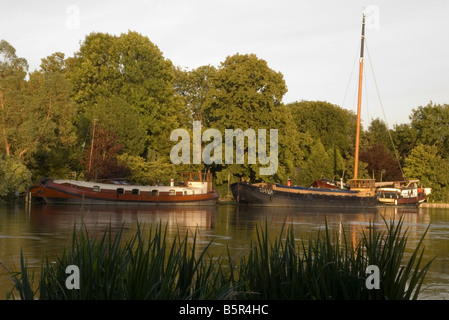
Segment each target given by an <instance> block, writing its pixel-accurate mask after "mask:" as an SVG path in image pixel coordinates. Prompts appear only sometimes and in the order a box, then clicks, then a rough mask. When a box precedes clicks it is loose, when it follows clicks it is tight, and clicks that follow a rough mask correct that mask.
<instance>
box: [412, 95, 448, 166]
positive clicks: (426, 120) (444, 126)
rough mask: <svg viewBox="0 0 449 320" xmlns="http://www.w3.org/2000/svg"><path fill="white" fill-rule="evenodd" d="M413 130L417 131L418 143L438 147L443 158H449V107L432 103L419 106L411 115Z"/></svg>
mask: <svg viewBox="0 0 449 320" xmlns="http://www.w3.org/2000/svg"><path fill="white" fill-rule="evenodd" d="M410 121H411V125H412V128H413V129H414V130H415V131H416V140H417V141H416V143H417V144H425V145H429V146H436V147H438V149H439V152H440V154H441V156H443V157H445V158H447V157H449V105H448V104H443V105H440V104H434V103H432V102H430V103H429V104H428V105H426V106H425V107H423V106H419V107H418V108H416V109H413V110H412V114H411V115H410Z"/></svg>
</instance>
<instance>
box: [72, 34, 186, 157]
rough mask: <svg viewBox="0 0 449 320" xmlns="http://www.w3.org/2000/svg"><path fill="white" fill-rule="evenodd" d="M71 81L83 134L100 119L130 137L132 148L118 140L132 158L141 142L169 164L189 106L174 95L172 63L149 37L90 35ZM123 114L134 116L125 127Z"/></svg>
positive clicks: (137, 35) (76, 60) (124, 141)
mask: <svg viewBox="0 0 449 320" xmlns="http://www.w3.org/2000/svg"><path fill="white" fill-rule="evenodd" d="M71 79H72V82H73V86H74V99H75V101H76V103H77V104H79V106H80V108H81V109H80V111H81V115H80V120H79V125H80V130H81V132H84V134H85V133H86V132H88V131H89V129H90V127H91V124H92V123H93V120H94V119H93V118H92V117H95V118H96V119H97V120H98V121H99V122H100V123H103V122H104V123H105V125H106V126H108V127H115V128H116V130H115V131H116V132H117V133H118V134H120V135H123V133H125V132H130V133H129V135H131V136H133V137H134V138H133V139H132V140H129V143H130V144H132V145H129V144H128V140H126V139H124V138H125V137H123V136H121V137H119V138H120V139H122V140H121V141H122V142H123V143H124V144H125V149H126V150H127V151H128V152H131V153H133V154H136V153H137V152H139V150H140V146H139V147H138V146H137V145H136V141H137V140H138V139H141V140H142V141H144V142H145V146H144V149H146V150H152V152H155V153H158V154H159V155H160V156H166V157H167V158H168V155H169V148H170V147H171V142H170V140H169V137H170V132H171V131H172V130H173V129H175V128H178V127H179V126H180V125H182V124H184V123H185V122H186V121H187V120H186V119H185V118H184V117H185V112H183V109H184V107H185V106H184V104H183V101H182V100H181V99H180V98H179V96H178V95H176V92H175V90H174V86H173V81H174V68H173V65H172V63H171V62H170V61H169V60H166V59H165V58H164V57H163V55H162V53H161V51H160V50H159V49H158V47H157V46H156V45H154V44H153V43H152V42H151V41H150V40H149V39H148V38H147V37H144V36H142V35H140V34H138V33H136V32H128V33H126V34H121V35H120V36H113V35H109V34H104V33H92V34H90V35H88V36H87V37H86V38H85V40H84V42H83V44H82V45H81V48H80V50H79V51H78V52H77V53H76V54H75V59H74V62H73V68H72V71H71ZM108 108H111V110H109V109H108ZM119 108H122V111H121V112H118V113H115V112H111V111H117V110H118V109H119ZM92 109H96V111H97V112H91V110H92ZM123 114H129V119H128V121H125V123H122V118H121V116H122V115H123ZM83 117H84V120H83ZM104 118H107V119H104ZM131 119H134V120H133V121H134V123H133V125H131V126H130V125H129V122H130V121H131ZM143 134H144V135H143ZM141 153H142V154H144V153H145V151H142V152H141Z"/></svg>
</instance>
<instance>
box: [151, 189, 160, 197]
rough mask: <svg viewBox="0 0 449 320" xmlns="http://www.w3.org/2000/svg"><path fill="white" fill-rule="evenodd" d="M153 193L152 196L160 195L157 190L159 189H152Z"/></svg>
mask: <svg viewBox="0 0 449 320" xmlns="http://www.w3.org/2000/svg"><path fill="white" fill-rule="evenodd" d="M151 195H152V196H158V195H159V190H157V189H154V190H151Z"/></svg>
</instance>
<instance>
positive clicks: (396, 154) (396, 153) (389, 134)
mask: <svg viewBox="0 0 449 320" xmlns="http://www.w3.org/2000/svg"><path fill="white" fill-rule="evenodd" d="M365 46H366V51H367V53H368V60H369V64H370V66H371V72H372V73H373V79H374V84H375V86H376V90H377V96H378V98H379V102H380V107H381V108H382V113H383V115H384V120H385V125H386V127H387V132H388V136H389V137H390V141H391V145H392V146H393V151H394V154H395V156H396V160H397V162H398V166H399V170H401V174H402V177H403V178H404V179H405V176H404V172H403V171H402V166H401V163H400V162H399V155H398V152H397V150H396V147H395V145H394V142H393V137H392V136H391V132H390V129H389V128H388V121H387V117H386V115H385V110H384V107H383V104H382V100H381V99H380V94H379V88H378V86H377V81H376V76H375V75H374V68H373V65H372V63H371V57H370V55H369V50H368V41H367V40H366V37H365Z"/></svg>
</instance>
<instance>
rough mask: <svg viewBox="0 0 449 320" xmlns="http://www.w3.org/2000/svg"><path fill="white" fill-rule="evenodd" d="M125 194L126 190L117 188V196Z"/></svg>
mask: <svg viewBox="0 0 449 320" xmlns="http://www.w3.org/2000/svg"><path fill="white" fill-rule="evenodd" d="M124 193H125V189H123V188H117V194H124Z"/></svg>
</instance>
